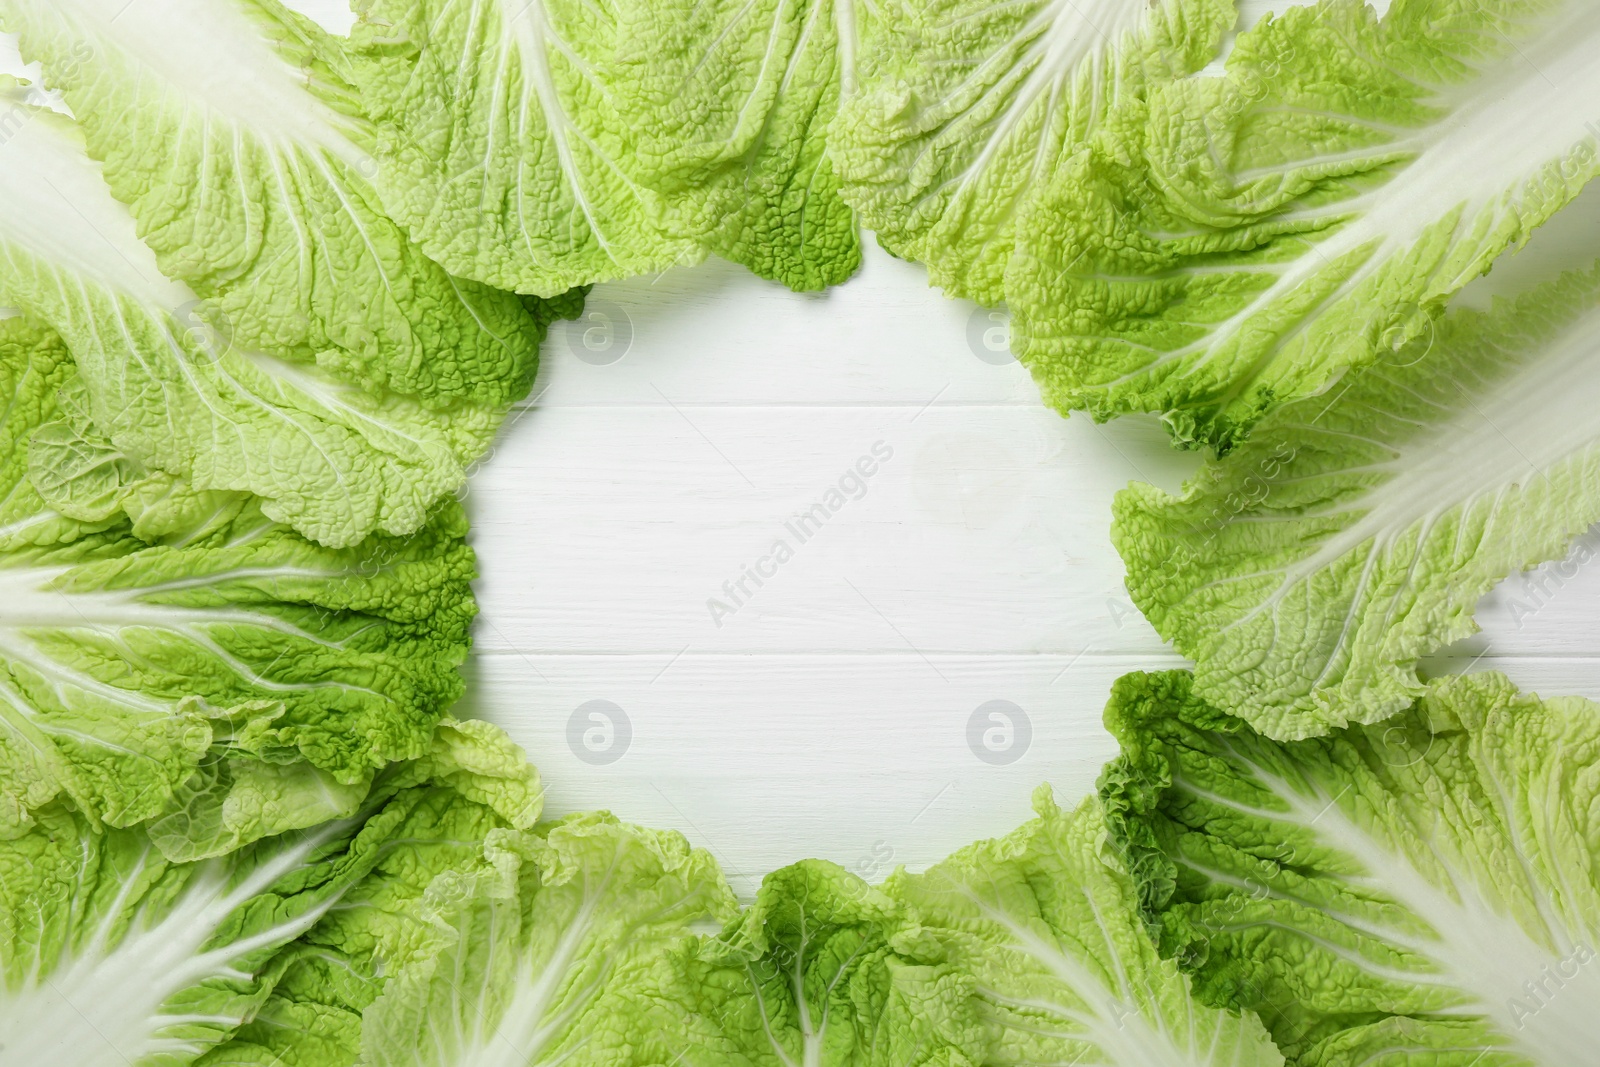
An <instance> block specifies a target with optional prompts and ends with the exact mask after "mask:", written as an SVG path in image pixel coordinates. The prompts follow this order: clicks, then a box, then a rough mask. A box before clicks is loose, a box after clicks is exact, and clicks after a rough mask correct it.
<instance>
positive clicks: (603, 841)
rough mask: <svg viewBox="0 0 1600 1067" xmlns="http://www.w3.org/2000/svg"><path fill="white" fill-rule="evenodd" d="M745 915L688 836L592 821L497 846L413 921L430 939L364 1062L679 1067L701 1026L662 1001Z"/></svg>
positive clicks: (445, 882)
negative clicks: (676, 975)
mask: <svg viewBox="0 0 1600 1067" xmlns="http://www.w3.org/2000/svg"><path fill="white" fill-rule="evenodd" d="M388 910H390V911H393V910H394V909H388ZM734 910H735V907H734V903H733V897H732V894H731V892H730V891H729V889H728V887H727V884H726V883H725V882H724V881H723V878H722V875H721V872H720V871H718V869H717V866H716V864H715V862H713V860H712V859H711V857H710V856H709V855H707V854H706V853H705V852H703V851H700V850H698V849H691V848H690V847H689V845H688V843H687V842H685V841H684V840H683V838H682V837H681V836H680V835H678V834H675V833H661V832H655V831H650V830H644V829H640V828H637V827H632V826H627V825H624V824H622V823H619V822H618V821H617V820H616V819H615V818H613V817H611V816H610V815H609V814H605V813H591V814H583V815H574V816H569V817H567V818H564V819H561V820H559V821H557V822H553V823H545V824H542V825H540V826H538V827H535V828H534V829H533V830H532V831H531V832H529V833H515V832H505V833H499V834H493V835H491V836H490V838H489V840H488V842H487V846H486V847H484V848H483V849H481V857H480V861H479V862H478V863H477V864H476V865H475V866H472V867H461V868H455V869H452V870H450V871H447V872H446V873H445V874H444V875H442V876H440V877H439V878H437V879H435V880H434V881H433V882H432V884H430V885H429V886H427V888H426V890H425V892H424V893H423V894H422V895H421V896H420V897H418V898H416V901H415V907H413V908H412V909H410V910H409V911H408V912H407V915H408V916H409V917H411V918H413V919H415V920H417V921H418V923H419V925H418V930H417V933H416V935H415V936H414V937H410V938H407V939H406V940H407V941H408V943H409V945H410V946H411V948H410V951H409V952H408V954H407V955H406V956H405V957H404V958H403V959H402V960H401V965H400V966H399V967H397V968H393V969H392V970H391V975H390V977H389V978H388V979H387V981H386V984H385V986H384V989H383V992H382V994H381V996H379V997H378V998H377V999H376V1000H374V1001H373V1002H372V1003H371V1005H370V1006H369V1007H368V1008H367V1009H366V1011H365V1016H364V1020H363V1033H362V1062H363V1063H364V1064H367V1065H370V1067H424V1065H426V1067H496V1065H502V1064H504V1065H510V1064H516V1065H519V1067H521V1065H526V1064H556V1063H571V1064H607V1065H632V1064H638V1065H640V1067H643V1065H646V1064H655V1063H667V1062H670V1057H669V1056H668V1055H667V1054H664V1053H661V1052H660V1051H659V1050H661V1049H663V1048H664V1047H666V1046H667V1045H668V1044H670V1043H671V1042H672V1038H673V1037H674V1036H675V1035H678V1034H681V1033H682V1032H683V1031H684V1029H685V1027H686V1026H687V1025H688V1022H687V1021H686V1020H685V1018H684V1017H683V1015H682V1010H683V1005H682V1002H681V1001H678V1002H676V1003H674V1002H668V1001H665V1000H663V999H662V997H661V995H660V994H661V992H662V991H669V992H670V991H673V990H675V988H676V986H675V983H674V982H673V974H672V971H671V967H672V964H673V963H674V961H675V959H676V958H677V956H678V955H679V953H681V951H683V948H684V946H685V945H686V944H687V943H688V942H690V941H691V940H692V939H693V937H694V929H695V927H696V926H697V925H698V924H700V923H703V922H707V921H710V922H713V923H714V922H715V921H719V920H722V919H725V918H727V917H728V916H729V915H731V914H732V913H733V911H734ZM394 957H395V954H394V953H393V952H392V951H391V952H389V953H386V954H385V958H389V959H393V958H394Z"/></svg>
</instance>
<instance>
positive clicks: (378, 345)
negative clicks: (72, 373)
mask: <svg viewBox="0 0 1600 1067" xmlns="http://www.w3.org/2000/svg"><path fill="white" fill-rule="evenodd" d="M0 26H3V27H4V28H5V29H7V30H10V31H12V32H14V33H16V34H17V35H18V38H19V44H20V47H21V51H22V54H23V56H24V57H25V58H27V59H30V60H37V61H39V62H40V63H41V64H42V67H43V70H44V81H45V83H46V84H47V85H49V86H50V87H52V88H58V89H60V90H61V91H62V95H63V97H64V99H65V102H66V103H67V104H68V105H70V107H71V109H72V113H73V115H74V116H75V117H76V119H77V120H78V122H79V124H80V126H81V128H82V131H83V136H84V139H85V142H86V145H87V149H88V152H89V155H90V156H92V157H93V158H94V159H95V160H97V161H99V162H101V164H102V172H103V174H104V176H105V180H106V181H107V182H108V183H109V185H110V188H111V190H112V192H113V193H114V194H115V195H116V197H117V198H118V199H119V200H121V201H123V202H124V203H125V204H127V205H128V207H129V212H130V213H131V214H132V216H133V218H134V220H135V222H136V224H137V229H138V233H139V236H140V237H141V238H143V239H144V241H145V243H146V244H148V245H149V246H150V248H151V249H152V251H153V252H154V254H155V259H156V262H157V263H158V264H159V266H160V268H161V270H162V272H164V273H165V274H166V276H167V277H169V278H172V279H175V280H177V281H180V282H182V283H184V284H185V285H187V286H188V287H189V288H190V289H191V290H192V291H193V293H194V294H195V296H196V297H197V298H198V299H199V300H200V301H202V302H203V303H202V304H200V305H198V306H196V307H195V308H193V309H192V311H191V312H190V316H191V317H192V319H193V320H194V321H195V322H196V323H204V324H206V325H207V326H209V327H210V328H212V329H214V330H215V331H216V332H218V333H220V334H224V335H225V340H226V342H227V343H229V344H231V345H233V346H236V347H238V348H240V349H241V350H245V351H262V352H268V353H272V354H274V355H277V356H279V357H281V358H285V359H288V360H290V361H291V362H294V363H296V364H302V365H314V366H316V367H317V368H319V369H320V370H322V371H323V372H325V373H326V374H327V375H328V376H329V378H330V379H332V380H335V381H338V382H340V383H344V384H349V385H353V386H357V387H359V388H361V389H362V390H365V391H367V392H369V393H371V394H373V395H374V396H379V397H381V396H385V395H390V394H392V395H394V396H396V397H404V398H407V399H408V400H410V401H412V402H414V403H416V404H418V405H420V406H421V407H422V408H423V409H425V410H427V411H437V412H441V413H448V412H450V411H452V410H454V409H457V408H461V407H474V408H476V407H482V408H490V409H493V408H498V407H503V406H504V405H506V404H509V403H512V402H514V401H516V400H519V399H521V398H522V396H523V395H524V394H525V393H526V392H527V389H528V386H529V385H530V383H531V382H532V380H533V373H534V369H535V367H536V364H537V359H538V344H539V336H538V332H537V327H536V324H535V323H533V322H531V321H530V320H529V318H528V315H527V314H526V313H525V311H524V309H523V308H522V307H521V306H519V304H518V303H517V300H516V298H515V297H513V296H511V295H509V294H506V293H498V292H495V291H493V290H490V289H488V288H486V287H484V286H482V285H479V284H477V283H474V282H465V281H461V280H458V279H454V278H451V277H450V276H449V275H448V274H446V273H445V271H444V270H443V269H442V268H441V267H439V266H438V265H437V264H435V263H433V262H432V261H430V260H429V259H427V258H426V257H425V256H424V255H422V253H421V251H420V250H419V249H417V248H416V247H415V246H413V245H412V244H411V243H410V242H409V241H408V240H407V239H406V237H405V235H404V233H403V231H402V230H401V229H400V228H399V227H398V226H397V225H396V224H395V223H394V222H392V221H390V220H389V219H388V218H387V217H386V216H385V215H384V214H383V212H382V210H381V208H380V206H379V203H378V198H377V195H376V194H375V193H374V191H373V189H372V187H371V184H370V181H369V179H370V177H371V176H372V175H373V174H374V173H375V171H376V164H375V163H374V161H373V159H372V157H371V155H370V154H369V152H368V146H369V145H370V142H371V132H370V130H368V129H367V128H366V126H365V124H364V122H363V121H362V120H361V119H360V117H359V108H358V107H357V103H356V101H355V100H354V98H353V94H352V92H351V90H350V89H349V87H348V86H346V85H344V84H342V82H341V81H340V79H339V77H338V75H337V72H336V68H337V66H338V55H339V52H338V45H337V42H335V41H333V40H331V39H329V38H328V37H327V35H326V34H324V33H322V32H321V31H320V30H319V29H318V28H317V27H316V25H315V24H313V23H311V22H310V21H308V20H307V19H304V18H302V17H300V16H298V15H295V14H294V13H292V12H290V11H287V10H285V9H284V8H282V7H281V6H279V5H278V4H276V3H275V2H273V0H163V2H162V3H158V4H143V3H139V4H126V3H122V2H121V0H4V2H0Z"/></svg>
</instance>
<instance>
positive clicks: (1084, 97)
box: [832, 0, 1235, 304]
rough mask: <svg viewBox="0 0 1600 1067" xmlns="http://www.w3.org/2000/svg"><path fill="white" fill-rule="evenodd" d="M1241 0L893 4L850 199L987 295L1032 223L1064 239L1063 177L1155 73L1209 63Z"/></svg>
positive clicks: (845, 147) (893, 0)
mask: <svg viewBox="0 0 1600 1067" xmlns="http://www.w3.org/2000/svg"><path fill="white" fill-rule="evenodd" d="M1234 21H1235V13H1234V7H1233V3H1232V2H1231V0H1158V2H1155V3H1148V4H1146V3H1128V2H1123V0H1100V2H1097V3H1087V4H1086V3H1083V2H1081V0H1028V2H1025V3H1006V4H996V3H993V2H991V0H890V2H888V3H887V4H885V5H884V8H883V14H882V16H881V17H880V18H879V19H877V20H876V21H875V24H874V28H875V31H876V32H874V33H873V34H871V35H869V36H868V37H867V38H866V40H865V41H864V42H863V48H862V59H861V64H860V67H861V75H860V86H859V89H858V91H857V92H856V93H855V94H853V95H852V96H851V97H850V98H849V99H847V100H846V101H845V103H844V105H843V106H842V107H841V109H840V112H839V116H838V118H837V119H836V120H835V123H834V129H833V134H832V151H833V155H834V158H835V159H836V160H837V162H838V167H839V170H840V173H841V174H842V176H843V182H844V195H845V198H846V199H847V200H849V202H850V203H852V204H853V205H855V206H856V208H858V209H859V210H860V212H861V217H862V220H863V222H864V223H865V224H866V225H867V226H869V227H870V228H872V230H873V231H874V232H875V233H876V234H877V237H878V240H879V241H880V242H881V243H882V244H883V246H884V247H885V248H887V249H888V250H889V251H891V252H893V253H894V254H895V255H897V256H900V257H902V258H905V259H911V260H916V261H918V262H920V263H924V264H926V265H927V268H928V276H929V279H930V280H931V281H932V283H933V284H934V285H937V286H939V287H940V288H942V289H944V290H945V291H946V292H948V293H950V295H952V296H958V297H966V298H970V299H973V300H977V301H979V302H981V303H985V304H998V303H1002V302H1004V301H1005V300H1007V299H1008V293H1007V281H1006V279H1007V275H1008V272H1009V271H1010V270H1011V266H1012V261H1013V259H1014V258H1016V256H1017V254H1018V246H1019V244H1020V243H1023V240H1024V238H1025V236H1026V235H1027V234H1028V233H1029V232H1030V231H1031V230H1034V229H1040V230H1042V231H1043V233H1042V234H1040V235H1039V236H1040V239H1043V240H1061V239H1062V238H1063V236H1064V235H1063V234H1062V232H1061V228H1062V221H1060V220H1057V219H1054V218H1052V216H1051V214H1050V212H1049V211H1048V210H1046V208H1045V206H1044V201H1045V200H1046V197H1047V195H1048V194H1049V193H1050V191H1051V189H1052V188H1053V180H1054V179H1055V177H1056V176H1057V175H1058V174H1060V173H1062V171H1063V170H1064V168H1066V166H1067V164H1068V163H1069V161H1070V160H1071V159H1072V158H1073V157H1074V155H1076V154H1077V153H1078V152H1079V151H1080V150H1081V149H1082V148H1083V146H1084V144H1085V142H1086V141H1087V140H1088V138H1089V135H1090V134H1091V133H1093V132H1094V131H1095V130H1097V129H1098V128H1099V126H1100V124H1101V123H1102V122H1103V121H1105V119H1106V117H1107V113H1108V112H1109V111H1111V110H1112V109H1113V108H1114V107H1116V106H1117V105H1118V104H1119V102H1122V101H1123V100H1124V98H1125V97H1127V96H1128V95H1129V94H1132V93H1137V92H1139V91H1140V90H1141V87H1142V85H1143V83H1144V82H1145V81H1146V80H1149V79H1154V78H1159V77H1160V76H1162V75H1163V74H1164V75H1166V76H1169V77H1172V76H1182V75H1186V74H1192V73H1194V72H1196V71H1198V70H1199V69H1200V68H1202V67H1204V66H1205V65H1206V63H1207V62H1209V61H1210V59H1211V58H1212V56H1213V55H1214V54H1215V51H1216V49H1217V48H1218V47H1219V46H1220V45H1221V42H1222V40H1223V37H1224V34H1225V32H1226V31H1227V30H1228V29H1229V28H1230V27H1231V26H1232V25H1233V23H1234Z"/></svg>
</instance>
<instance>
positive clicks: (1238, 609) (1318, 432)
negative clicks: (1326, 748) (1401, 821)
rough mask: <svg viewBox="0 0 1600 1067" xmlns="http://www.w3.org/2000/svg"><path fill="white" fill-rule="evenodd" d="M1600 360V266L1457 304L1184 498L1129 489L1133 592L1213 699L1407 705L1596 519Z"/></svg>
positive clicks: (1326, 716) (1343, 714)
mask: <svg viewBox="0 0 1600 1067" xmlns="http://www.w3.org/2000/svg"><path fill="white" fill-rule="evenodd" d="M1597 357H1600V267H1597V268H1596V269H1594V270H1591V271H1590V272H1588V273H1581V274H1571V275H1568V276H1566V277H1564V278H1561V279H1558V280H1557V281H1554V282H1550V283H1547V284H1545V285H1544V286H1542V287H1538V288H1535V289H1533V290H1530V291H1528V292H1525V293H1524V294H1523V295H1522V296H1521V297H1519V298H1518V299H1516V300H1502V301H1500V302H1499V303H1497V304H1496V305H1494V306H1493V308H1492V309H1490V310H1488V311H1480V310H1476V309H1473V308H1469V307H1465V306H1463V307H1459V308H1456V309H1454V310H1452V311H1451V312H1450V313H1449V314H1448V315H1447V316H1446V317H1445V318H1444V319H1442V320H1441V321H1440V322H1439V323H1438V324H1437V325H1436V326H1435V327H1433V328H1432V329H1431V330H1430V332H1429V333H1428V334H1427V335H1425V336H1424V337H1422V338H1420V339H1418V340H1417V341H1416V342H1414V343H1413V344H1412V345H1410V346H1408V347H1406V348H1403V349H1402V350H1401V351H1400V352H1399V353H1398V354H1397V355H1395V356H1394V357H1392V358H1391V359H1390V360H1386V361H1383V362H1379V363H1376V364H1374V365H1372V366H1370V367H1367V368H1364V369H1362V370H1361V371H1359V372H1355V373H1352V374H1350V375H1348V376H1347V377H1345V378H1344V379H1343V380H1342V381H1341V382H1340V383H1339V384H1338V385H1336V386H1334V387H1333V388H1332V389H1331V390H1330V391H1329V392H1328V393H1327V394H1326V395H1324V396H1316V397H1311V398H1308V399H1305V400H1300V401H1297V402H1295V403H1292V404H1287V405H1284V406H1283V407H1281V408H1280V409H1278V410H1277V411H1275V412H1273V413H1272V414H1271V415H1269V416H1268V417H1267V418H1266V419H1264V420H1262V422H1261V423H1260V424H1259V425H1258V426H1257V429H1256V431H1255V433H1254V434H1253V435H1252V436H1251V438H1250V440H1249V441H1248V442H1246V443H1245V444H1244V445H1243V446H1241V447H1240V448H1238V449H1236V450H1235V451H1234V452H1233V453H1232V454H1230V455H1228V456H1226V457H1224V458H1223V459H1221V460H1218V461H1213V462H1212V463H1211V464H1210V465H1209V466H1207V467H1205V468H1203V469H1202V470H1201V471H1200V473H1199V474H1198V475H1196V477H1195V478H1194V479H1193V480H1192V481H1191V482H1190V484H1189V486H1188V487H1187V489H1186V490H1185V492H1184V493H1183V495H1182V496H1179V497H1172V496H1169V495H1167V494H1166V493H1164V492H1161V491H1160V490H1157V489H1155V488H1153V487H1151V486H1148V485H1143V484H1136V485H1134V486H1132V487H1130V488H1129V489H1127V490H1125V491H1124V492H1123V493H1122V494H1120V495H1119V497H1118V498H1117V501H1116V504H1115V522H1114V526H1113V531H1112V537H1113V540H1114V541H1115V542H1116V544H1117V548H1118V550H1119V551H1120V552H1121V553H1122V557H1123V559H1124V560H1125V561H1126V563H1127V567H1128V589H1129V591H1130V593H1131V594H1132V595H1133V598H1134V602H1135V603H1136V604H1138V606H1139V608H1140V609H1141V610H1142V611H1143V612H1144V613H1145V615H1146V617H1148V618H1149V619H1150V621H1151V622H1152V623H1153V624H1154V625H1155V627H1156V629H1157V630H1158V631H1159V632H1160V633H1161V634H1162V636H1164V637H1166V638H1168V639H1169V640H1171V641H1172V642H1173V643H1174V644H1175V645H1176V646H1177V648H1178V650H1179V651H1180V652H1182V653H1184V654H1185V655H1187V656H1189V657H1191V658H1192V659H1194V660H1195V662H1196V664H1197V667H1196V671H1195V689H1196V691H1197V692H1198V693H1199V694H1200V695H1201V696H1202V697H1204V698H1205V699H1207V700H1211V701H1213V702H1214V703H1216V704H1217V705H1218V706H1220V707H1225V708H1228V709H1229V710H1230V711H1232V712H1234V713H1235V714H1238V715H1241V716H1243V717H1244V718H1246V719H1248V720H1249V721H1250V722H1251V723H1252V724H1253V725H1254V726H1255V727H1256V728H1257V729H1258V730H1261V731H1262V732H1264V733H1266V734H1269V735H1271V736H1273V737H1278V738H1284V739H1293V738H1299V737H1306V736H1309V735H1313V734H1319V733H1325V732H1327V731H1328V730H1330V729H1333V728H1336V727H1339V726H1343V725H1345V724H1346V723H1349V722H1377V721H1379V720H1381V719H1383V718H1385V717H1387V716H1389V715H1391V714H1393V713H1395V712H1397V711H1400V710H1402V709H1403V708H1405V707H1406V706H1407V705H1409V704H1410V703H1411V701H1412V700H1414V699H1415V698H1416V697H1417V696H1418V695H1419V694H1420V693H1421V692H1422V690H1423V685H1422V683H1421V682H1420V681H1419V680H1418V678H1417V662H1418V660H1419V659H1420V658H1421V657H1423V656H1426V655H1428V654H1430V653H1432V652H1434V651H1436V650H1438V649H1439V648H1442V647H1443V646H1445V645H1447V644H1449V643H1450V642H1452V641H1455V640H1458V639H1460V638H1462V637H1466V636H1467V635H1469V634H1471V633H1473V632H1474V631H1475V630H1476V629H1477V627H1476V625H1475V624H1474V623H1473V621H1472V613H1473V611H1474V609H1475V608H1476V606H1477V603H1478V600H1479V598H1481V597H1482V596H1483V595H1484V594H1485V593H1487V592H1488V591H1489V590H1490V589H1491V588H1493V587H1494V585H1495V583H1497V582H1498V581H1500V580H1501V579H1502V578H1505V577H1507V576H1508V575H1511V574H1514V573H1516V572H1518V571H1520V570H1523V569H1525V568H1528V567H1531V566H1533V565H1535V564H1538V563H1541V562H1544V561H1546V560H1550V559H1557V558H1559V557H1561V556H1562V555H1563V554H1564V553H1565V551H1566V550H1567V546H1568V545H1569V544H1570V543H1571V541H1572V540H1573V538H1575V537H1576V536H1577V535H1578V534H1580V533H1582V532H1583V531H1584V530H1585V529H1587V528H1588V527H1589V526H1590V525H1591V524H1593V523H1594V522H1596V521H1600V428H1597V427H1596V425H1595V421H1594V413H1595V410H1596V406H1597V405H1600V386H1597V384H1596V383H1597V379H1596V376H1595V373H1594V366H1595V363H1596V359H1597Z"/></svg>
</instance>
